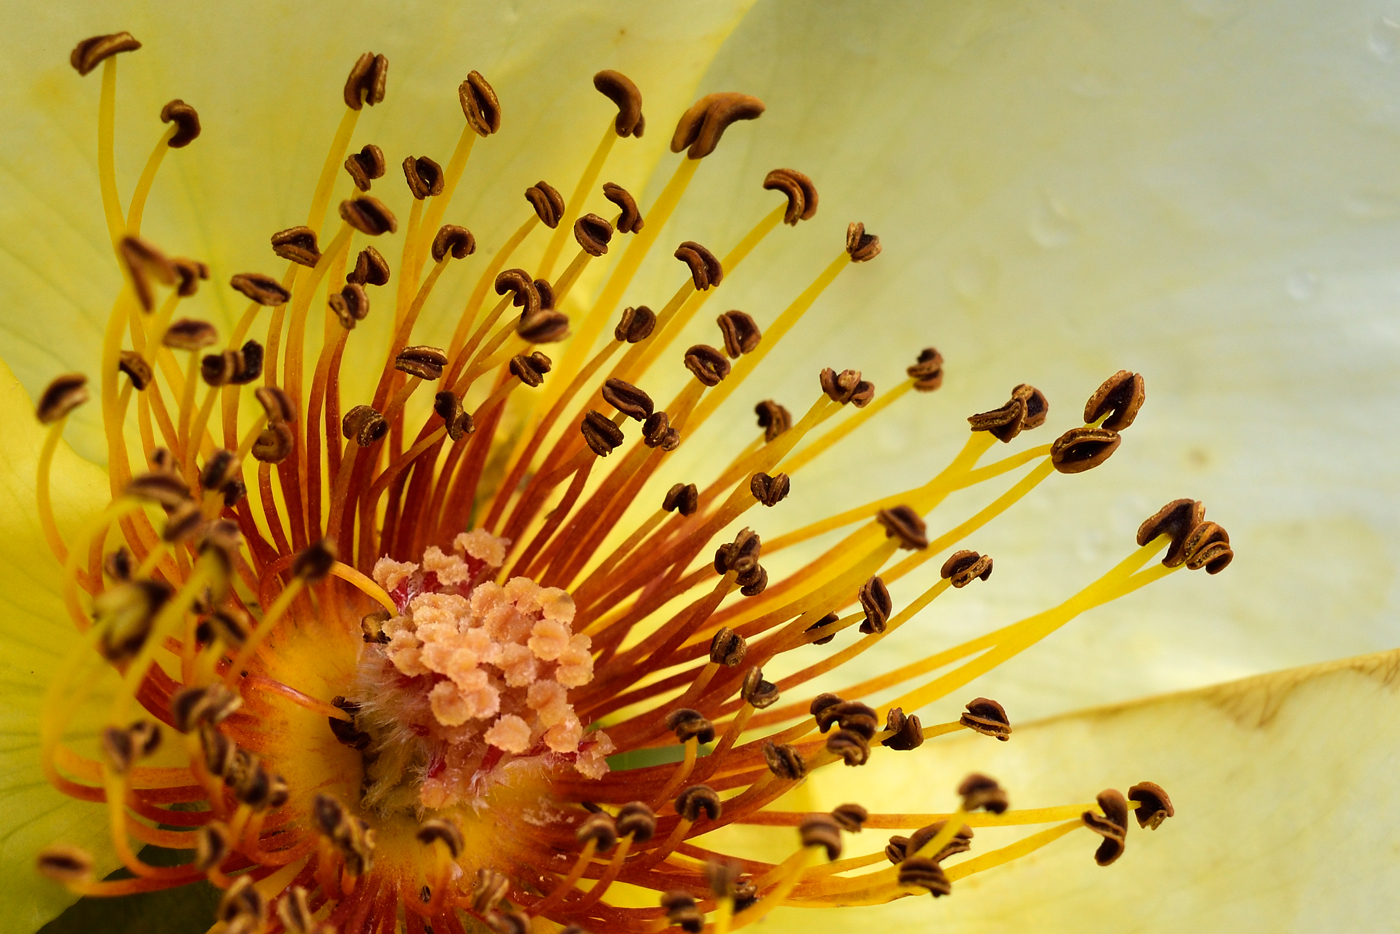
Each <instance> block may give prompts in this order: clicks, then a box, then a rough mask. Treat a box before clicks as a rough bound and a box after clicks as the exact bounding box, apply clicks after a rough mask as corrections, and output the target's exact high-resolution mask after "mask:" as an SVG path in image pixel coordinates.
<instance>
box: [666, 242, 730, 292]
mask: <svg viewBox="0 0 1400 934" xmlns="http://www.w3.org/2000/svg"><path fill="white" fill-rule="evenodd" d="M675 257H676V259H678V260H680V261H681V262H683V263H685V265H686V267H687V268H689V269H690V279H691V281H692V282H693V283H694V284H695V291H697V292H703V291H705V290H706V289H712V288H714V287H715V286H717V285H719V284H720V282H722V281H723V280H724V267H723V266H721V265H720V262H719V259H718V258H717V257H716V256H715V254H713V253H711V252H710V251H709V250H707V249H705V248H704V247H703V246H701V245H700V244H698V243H696V242H695V241H694V240H687V241H685V242H684V243H682V244H681V245H680V246H678V247H676V252H675Z"/></svg>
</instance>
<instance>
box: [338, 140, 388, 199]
mask: <svg viewBox="0 0 1400 934" xmlns="http://www.w3.org/2000/svg"><path fill="white" fill-rule="evenodd" d="M388 168H389V164H388V163H387V162H386V161H385V160H384V150H382V149H380V148H379V147H378V146H376V145H374V144H373V143H367V144H366V145H365V147H364V148H363V149H361V150H360V151H359V152H352V153H351V154H350V155H349V156H348V157H347V158H346V159H345V171H346V172H348V173H350V179H351V180H352V181H353V182H354V183H355V187H356V188H358V189H360V191H369V186H370V185H371V184H372V183H373V181H374V180H375V179H376V178H382V177H383V176H384V173H385V171H387V170H388Z"/></svg>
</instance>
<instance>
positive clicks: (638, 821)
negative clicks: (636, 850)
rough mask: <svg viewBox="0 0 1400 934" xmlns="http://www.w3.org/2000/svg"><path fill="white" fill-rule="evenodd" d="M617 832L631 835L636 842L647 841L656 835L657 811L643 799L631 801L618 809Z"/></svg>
mask: <svg viewBox="0 0 1400 934" xmlns="http://www.w3.org/2000/svg"><path fill="white" fill-rule="evenodd" d="M617 832H618V833H619V834H621V835H622V836H624V837H625V836H627V835H629V834H630V835H631V836H632V839H633V841H635V842H636V843H646V842H647V841H648V840H650V839H651V838H652V837H653V836H655V835H656V812H654V811H653V810H652V809H651V808H649V807H647V805H645V804H643V803H642V802H641V801H631V802H629V803H627V804H624V805H623V806H622V807H620V808H618V809H617Z"/></svg>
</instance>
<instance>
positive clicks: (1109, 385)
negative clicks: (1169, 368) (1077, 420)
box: [1084, 370, 1147, 431]
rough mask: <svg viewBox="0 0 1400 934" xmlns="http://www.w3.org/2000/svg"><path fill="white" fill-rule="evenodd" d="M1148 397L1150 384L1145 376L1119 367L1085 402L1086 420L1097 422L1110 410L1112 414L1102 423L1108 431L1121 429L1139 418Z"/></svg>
mask: <svg viewBox="0 0 1400 934" xmlns="http://www.w3.org/2000/svg"><path fill="white" fill-rule="evenodd" d="M1146 398H1147V384H1146V383H1145V382H1144V381H1143V378H1142V377H1141V376H1139V375H1138V374H1137V373H1132V372H1129V371H1128V370H1119V371H1118V372H1117V373H1114V374H1113V375H1112V376H1110V377H1109V378H1108V379H1106V380H1104V381H1103V385H1102V386H1100V387H1099V388H1098V389H1096V390H1094V394H1093V395H1092V396H1090V397H1089V401H1088V402H1086V403H1084V421H1085V422H1090V423H1092V422H1096V421H1098V420H1099V419H1101V418H1103V417H1104V416H1105V415H1108V413H1110V412H1111V413H1113V414H1111V415H1108V418H1104V419H1103V424H1102V426H1101V427H1103V428H1107V429H1108V430H1109V431H1122V430H1123V429H1124V428H1127V427H1128V426H1129V425H1131V424H1132V423H1133V419H1135V418H1137V413H1138V410H1139V409H1141V408H1142V403H1143V400H1144V399H1146Z"/></svg>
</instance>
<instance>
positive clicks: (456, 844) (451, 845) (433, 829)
mask: <svg viewBox="0 0 1400 934" xmlns="http://www.w3.org/2000/svg"><path fill="white" fill-rule="evenodd" d="M416 836H417V838H418V842H419V843H421V844H423V845H424V846H431V845H432V844H434V843H443V844H445V845H446V846H447V852H449V853H451V854H452V858H453V859H456V858H457V857H458V856H460V855H461V854H462V848H463V846H464V845H465V844H464V843H463V841H462V831H460V830H458V829H457V825H456V824H454V823H452V822H451V821H448V820H429V821H424V822H423V823H422V824H420V825H418V833H417V834H416Z"/></svg>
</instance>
